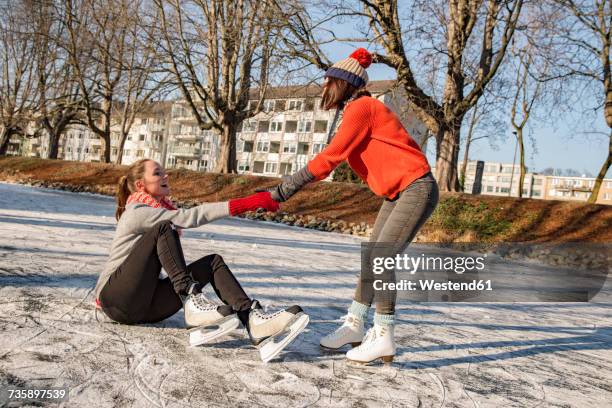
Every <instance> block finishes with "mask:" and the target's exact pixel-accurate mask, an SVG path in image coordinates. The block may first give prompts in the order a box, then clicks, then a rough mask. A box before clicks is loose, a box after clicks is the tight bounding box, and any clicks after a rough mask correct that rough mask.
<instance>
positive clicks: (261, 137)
mask: <svg viewBox="0 0 612 408" xmlns="http://www.w3.org/2000/svg"><path fill="white" fill-rule="evenodd" d="M394 84H395V82H394V81H372V82H370V83H369V84H368V89H369V90H370V92H371V93H372V95H373V96H374V97H376V98H378V99H379V100H381V101H382V102H383V103H385V104H386V105H387V106H389V107H390V108H391V109H393V110H394V111H395V112H396V113H397V114H398V115H399V116H400V118H401V120H402V123H403V124H404V126H405V127H406V129H407V130H408V132H409V133H410V134H411V135H412V136H413V137H414V138H415V140H416V141H417V142H418V143H421V142H422V141H424V140H425V136H426V133H427V128H426V127H425V125H424V124H423V123H422V122H420V121H419V120H418V119H417V118H416V116H415V115H414V114H413V113H412V112H410V111H407V110H406V109H405V106H406V104H405V102H404V101H405V99H404V98H402V96H401V91H400V90H398V89H395V88H394V87H393V85H394ZM320 95H321V87H320V86H318V85H309V86H288V87H280V88H272V89H270V90H269V91H268V92H267V94H266V99H265V100H264V104H263V111H262V112H260V113H258V114H257V115H255V116H254V117H252V118H250V119H248V120H246V121H244V122H243V123H242V125H241V127H240V129H239V132H238V135H237V138H236V139H237V146H236V150H237V154H236V160H237V168H238V172H239V173H250V174H257V175H266V176H279V175H285V174H291V173H293V172H295V171H297V170H298V169H300V168H302V167H303V166H305V165H306V163H307V162H308V161H309V160H310V159H311V158H312V157H314V156H315V155H316V154H317V153H319V152H320V151H321V150H323V149H324V148H325V146H326V145H327V137H328V130H329V127H330V126H331V125H332V121H333V117H334V114H335V111H334V110H332V111H325V110H322V109H321V108H320V107H319V104H320ZM251 103H254V101H251ZM249 108H253V107H252V106H250V107H249Z"/></svg>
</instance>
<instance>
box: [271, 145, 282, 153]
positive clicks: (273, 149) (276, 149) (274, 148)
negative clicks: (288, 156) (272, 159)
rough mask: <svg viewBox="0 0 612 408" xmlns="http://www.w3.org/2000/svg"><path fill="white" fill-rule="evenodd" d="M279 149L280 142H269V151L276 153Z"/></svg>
mask: <svg viewBox="0 0 612 408" xmlns="http://www.w3.org/2000/svg"><path fill="white" fill-rule="evenodd" d="M279 151H280V142H271V143H270V153H278V152H279Z"/></svg>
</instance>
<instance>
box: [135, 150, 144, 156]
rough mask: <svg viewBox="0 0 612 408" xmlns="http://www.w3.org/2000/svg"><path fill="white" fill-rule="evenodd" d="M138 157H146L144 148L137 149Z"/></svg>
mask: <svg viewBox="0 0 612 408" xmlns="http://www.w3.org/2000/svg"><path fill="white" fill-rule="evenodd" d="M136 157H144V150H141V149H140V150H136Z"/></svg>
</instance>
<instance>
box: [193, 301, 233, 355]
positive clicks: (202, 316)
mask: <svg viewBox="0 0 612 408" xmlns="http://www.w3.org/2000/svg"><path fill="white" fill-rule="evenodd" d="M183 309H184V311H185V325H186V326H187V327H188V328H193V329H192V330H190V331H189V344H190V345H191V346H199V345H201V344H205V343H209V342H211V341H213V340H215V339H216V338H218V337H221V336H223V335H225V334H227V333H229V332H231V331H232V330H234V329H236V328H238V326H239V325H240V320H239V319H238V316H237V315H236V312H234V309H232V307H231V306H228V305H221V306H219V305H216V304H214V303H212V302H210V301H209V300H208V299H207V298H206V296H204V294H203V293H192V294H190V295H188V296H187V297H186V298H184V304H183Z"/></svg>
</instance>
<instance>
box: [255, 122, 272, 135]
mask: <svg viewBox="0 0 612 408" xmlns="http://www.w3.org/2000/svg"><path fill="white" fill-rule="evenodd" d="M269 127H270V122H268V121H267V120H260V121H259V123H258V124H257V131H258V132H264V133H265V132H267V131H268V128H269Z"/></svg>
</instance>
